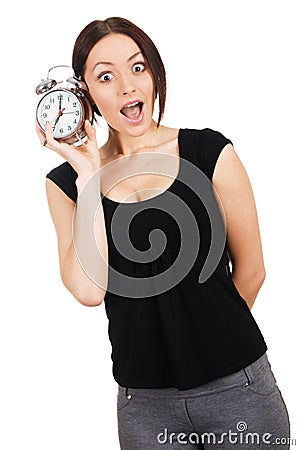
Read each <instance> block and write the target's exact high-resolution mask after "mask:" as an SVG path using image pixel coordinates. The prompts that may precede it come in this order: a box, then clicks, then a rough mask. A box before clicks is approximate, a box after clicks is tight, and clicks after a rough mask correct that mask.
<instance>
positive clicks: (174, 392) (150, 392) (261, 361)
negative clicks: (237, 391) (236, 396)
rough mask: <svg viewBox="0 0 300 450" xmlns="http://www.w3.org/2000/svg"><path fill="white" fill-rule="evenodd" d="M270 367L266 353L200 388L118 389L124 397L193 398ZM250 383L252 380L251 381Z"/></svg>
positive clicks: (120, 387)
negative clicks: (228, 381) (135, 395)
mask: <svg viewBox="0 0 300 450" xmlns="http://www.w3.org/2000/svg"><path fill="white" fill-rule="evenodd" d="M267 366H269V367H270V364H269V360H268V356H267V353H264V354H263V355H262V356H260V357H259V358H258V359H257V360H255V361H254V362H253V363H251V364H249V365H248V366H246V367H245V368H243V369H241V370H238V371H237V372H233V373H231V374H229V375H226V376H225V377H222V378H217V379H215V380H212V381H209V382H207V383H205V384H202V385H200V386H197V387H195V388H191V389H184V390H182V389H178V388H131V387H124V386H120V385H118V389H119V392H120V393H123V394H124V395H128V394H132V395H134V394H137V395H145V396H155V397H160V396H176V397H180V396H182V397H185V396H190V395H191V396H193V395H197V394H201V393H202V392H203V391H205V390H206V389H207V387H208V386H209V387H210V388H213V387H217V385H219V386H220V383H222V381H223V380H226V379H228V378H229V377H230V378H231V379H232V381H233V378H236V381H237V380H238V379H239V378H241V376H243V377H246V381H247V379H248V380H249V378H250V379H252V378H253V377H255V375H256V374H258V373H259V372H260V371H261V370H263V369H264V368H265V367H267ZM249 381H250V380H249Z"/></svg>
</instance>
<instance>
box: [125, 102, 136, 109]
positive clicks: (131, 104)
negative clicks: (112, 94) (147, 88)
mask: <svg viewBox="0 0 300 450" xmlns="http://www.w3.org/2000/svg"><path fill="white" fill-rule="evenodd" d="M138 104H139V102H134V103H130V105H127V106H124V108H132V107H133V106H136V105H138ZM124 108H123V109H124Z"/></svg>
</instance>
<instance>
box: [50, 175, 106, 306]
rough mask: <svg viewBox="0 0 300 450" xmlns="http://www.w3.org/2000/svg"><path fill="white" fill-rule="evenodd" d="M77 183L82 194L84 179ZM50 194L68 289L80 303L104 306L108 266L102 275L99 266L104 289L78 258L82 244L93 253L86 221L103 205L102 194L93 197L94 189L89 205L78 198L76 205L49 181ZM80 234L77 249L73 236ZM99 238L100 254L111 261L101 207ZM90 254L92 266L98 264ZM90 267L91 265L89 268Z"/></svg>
mask: <svg viewBox="0 0 300 450" xmlns="http://www.w3.org/2000/svg"><path fill="white" fill-rule="evenodd" d="M96 179H97V178H96ZM76 184H77V189H78V191H79V192H80V190H81V188H82V186H83V185H84V183H83V180H82V178H79V179H78V178H77V180H76ZM91 187H92V186H91ZM46 193H47V199H48V205H49V209H50V213H51V216H52V220H53V223H54V226H55V230H56V234H57V243H58V255H59V266H60V275H61V279H62V281H63V283H64V285H65V286H66V288H67V289H68V290H69V291H70V292H71V293H72V294H73V296H74V297H75V298H76V299H77V300H78V301H79V302H80V303H82V304H83V305H85V306H98V305H100V304H101V303H102V301H103V299H104V297H105V294H106V286H107V264H105V265H104V264H103V265H102V272H100V269H101V267H100V265H99V267H98V268H99V273H102V274H103V277H102V280H103V282H102V283H101V284H100V286H102V288H101V287H100V286H98V284H96V283H94V282H93V281H92V280H91V278H90V277H89V276H88V275H87V274H86V270H87V267H85V270H84V269H83V268H82V266H81V264H80V262H79V259H78V256H77V251H78V248H77V247H80V246H81V242H82V243H83V245H84V246H85V251H86V253H87V254H88V253H89V251H90V250H89V245H88V233H89V230H88V227H87V225H88V224H87V223H86V220H84V218H86V217H87V216H88V215H89V211H90V212H91V213H92V214H93V213H94V211H95V205H97V204H98V203H99V194H98V191H96V190H95V192H94V194H93V192H92V191H91V189H90V190H89V195H90V198H89V201H88V202H86V201H84V202H83V201H82V200H81V199H80V196H79V195H78V198H79V200H78V201H77V205H76V204H75V203H74V202H73V201H72V200H71V199H70V198H69V197H67V196H66V194H65V193H64V192H63V191H62V190H61V189H60V188H59V187H58V186H57V185H56V184H55V183H54V182H53V181H51V180H49V179H48V178H46ZM80 202H81V203H80ZM73 227H74V228H73ZM76 234H77V236H78V237H77V239H76V240H75V242H76V241H77V245H76V244H75V246H76V249H75V246H74V240H73V237H76ZM95 238H96V242H97V245H98V248H99V252H101V254H102V255H103V257H104V258H105V260H106V262H107V238H106V230H105V224H104V216H103V209H102V206H101V205H100V206H99V209H98V211H97V215H96V226H95ZM90 253H91V258H90V261H91V263H92V264H96V263H98V259H97V258H94V261H93V258H92V252H90ZM81 262H84V261H81ZM90 268H91V266H89V268H88V269H90ZM88 272H89V270H88ZM90 272H93V270H92V269H91V270H90ZM97 280H98V281H99V277H97ZM97 280H96V281H97Z"/></svg>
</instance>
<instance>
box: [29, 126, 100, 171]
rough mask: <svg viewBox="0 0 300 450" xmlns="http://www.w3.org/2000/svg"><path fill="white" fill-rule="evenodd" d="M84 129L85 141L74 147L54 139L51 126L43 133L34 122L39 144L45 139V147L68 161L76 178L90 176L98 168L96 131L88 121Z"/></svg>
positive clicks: (98, 155) (98, 154)
mask: <svg viewBox="0 0 300 450" xmlns="http://www.w3.org/2000/svg"><path fill="white" fill-rule="evenodd" d="M84 128H85V132H86V134H87V140H86V142H85V143H84V144H82V145H79V146H75V145H72V144H66V143H62V142H59V141H57V140H56V139H54V137H53V133H52V128H51V124H48V125H47V128H46V131H45V133H43V132H42V130H41V129H40V127H39V126H38V124H37V122H36V131H37V134H38V136H39V139H40V142H41V144H43V142H44V141H45V139H46V144H45V146H46V147H47V148H50V149H51V150H54V151H55V152H56V153H58V154H59V155H60V156H62V157H63V158H64V159H65V160H66V161H68V162H69V164H71V166H72V167H73V169H74V170H75V171H76V172H77V174H78V176H79V175H86V174H92V173H94V172H96V171H97V170H98V169H99V167H100V153H99V149H98V146H97V140H96V130H95V128H94V127H92V125H91V124H90V122H89V120H86V121H85V123H84Z"/></svg>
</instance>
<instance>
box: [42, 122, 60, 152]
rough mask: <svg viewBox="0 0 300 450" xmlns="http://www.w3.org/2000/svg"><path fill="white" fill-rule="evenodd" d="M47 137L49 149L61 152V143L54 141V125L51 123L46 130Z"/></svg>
mask: <svg viewBox="0 0 300 450" xmlns="http://www.w3.org/2000/svg"><path fill="white" fill-rule="evenodd" d="M45 137H46V140H47V147H49V148H50V149H51V150H56V151H59V145H60V144H59V142H58V141H57V140H56V139H54V137H53V131H52V125H51V123H48V124H47V126H46V130H45Z"/></svg>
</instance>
